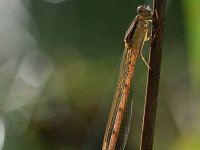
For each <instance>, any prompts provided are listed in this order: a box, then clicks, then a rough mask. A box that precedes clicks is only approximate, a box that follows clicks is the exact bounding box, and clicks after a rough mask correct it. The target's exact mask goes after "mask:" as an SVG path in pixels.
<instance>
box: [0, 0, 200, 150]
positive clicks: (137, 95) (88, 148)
mask: <svg viewBox="0 0 200 150" xmlns="http://www.w3.org/2000/svg"><path fill="white" fill-rule="evenodd" d="M141 4H150V5H151V6H152V1H149V0H146V1H140V0H84V1H83V0H13V1H8V0H1V1H0V39H1V40H0V65H1V66H0V112H1V114H0V149H2V150H27V149H28V150H95V149H101V145H102V140H103V135H104V131H105V126H106V122H107V118H108V113H109V109H110V106H111V102H112V98H113V95H114V91H115V86H116V83H117V77H118V70H119V65H120V59H121V56H122V53H123V49H124V43H123V37H124V34H125V32H126V30H127V28H128V26H129V25H130V23H131V21H132V19H133V18H134V17H135V15H136V8H137V6H138V5H141ZM199 6H200V1H198V0H182V1H181V0H176V1H175V0H174V1H172V0H169V1H167V5H166V7H167V8H166V18H165V32H164V48H163V57H162V68H161V78H160V91H159V97H158V108H157V120H156V128H155V138H154V148H153V149H154V150H199V149H200V142H199V139H200V109H199V107H200V102H199V100H200V17H199V14H200V9H199ZM148 49H149V45H148V44H146V46H145V49H144V50H143V51H144V55H145V57H146V58H147V57H148ZM146 76H147V66H146V65H145V64H144V63H143V62H142V61H141V59H138V62H137V65H136V69H135V74H134V78H133V97H134V106H133V120H132V124H131V130H130V134H129V138H128V142H127V146H126V149H127V150H132V149H139V142H140V132H141V124H142V115H143V105H144V96H145V86H146Z"/></svg>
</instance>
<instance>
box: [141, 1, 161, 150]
mask: <svg viewBox="0 0 200 150" xmlns="http://www.w3.org/2000/svg"><path fill="white" fill-rule="evenodd" d="M156 11H157V14H158V18H157V20H156V21H153V29H152V31H153V33H152V34H153V37H154V35H155V38H154V40H153V41H152V43H151V50H150V62H149V64H150V67H151V69H149V72H148V81H147V89H146V100H145V108H144V109H145V110H144V117H143V127H142V135H141V143H140V150H152V147H153V137H154V127H155V121H156V108H157V98H158V89H159V79H160V66H161V57H162V45H163V31H164V15H165V0H154V16H153V17H154V18H156ZM155 33H156V34H155Z"/></svg>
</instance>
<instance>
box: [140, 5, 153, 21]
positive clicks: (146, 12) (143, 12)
mask: <svg viewBox="0 0 200 150" xmlns="http://www.w3.org/2000/svg"><path fill="white" fill-rule="evenodd" d="M137 13H138V15H140V16H142V17H145V18H150V17H152V15H153V13H152V10H151V8H150V7H149V6H144V5H142V6H139V7H138V8H137Z"/></svg>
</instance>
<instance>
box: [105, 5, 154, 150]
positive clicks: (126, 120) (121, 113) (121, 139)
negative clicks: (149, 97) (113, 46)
mask: <svg viewBox="0 0 200 150" xmlns="http://www.w3.org/2000/svg"><path fill="white" fill-rule="evenodd" d="M152 15H153V13H152V10H151V9H150V8H149V6H139V7H138V9H137V16H136V17H135V19H134V20H133V22H132V23H131V25H130V27H129V28H128V30H127V32H126V35H125V38H124V42H125V49H124V53H123V57H122V60H121V66H120V73H119V77H118V83H117V88H116V91H115V95H114V99H113V102H112V107H111V111H110V114H109V118H108V122H107V126H106V131H105V135H104V140H103V146H102V150H114V149H124V147H125V144H126V141H127V137H128V132H129V128H130V124H131V116H132V103H133V99H132V96H131V92H130V90H131V82H132V77H133V72H134V68H135V64H136V60H137V56H138V54H140V56H141V58H142V60H143V61H144V62H145V63H146V61H145V59H144V57H143V56H142V48H143V45H144V42H145V41H147V40H148V37H147V33H148V30H149V28H150V26H149V22H150V21H151V20H152ZM146 65H147V66H148V64H147V63H146ZM148 67H149V66H148Z"/></svg>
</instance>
